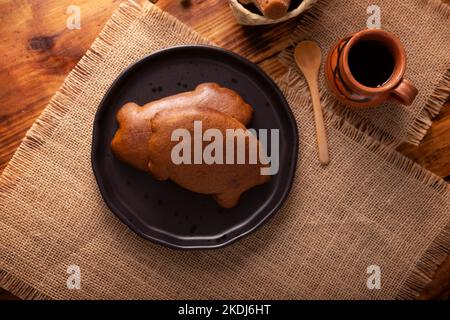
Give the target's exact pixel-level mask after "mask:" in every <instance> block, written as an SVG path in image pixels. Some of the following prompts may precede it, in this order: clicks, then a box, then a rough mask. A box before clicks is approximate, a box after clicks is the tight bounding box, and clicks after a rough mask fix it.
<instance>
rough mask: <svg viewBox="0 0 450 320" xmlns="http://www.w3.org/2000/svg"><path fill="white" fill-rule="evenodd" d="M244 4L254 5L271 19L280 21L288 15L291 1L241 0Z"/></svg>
mask: <svg viewBox="0 0 450 320" xmlns="http://www.w3.org/2000/svg"><path fill="white" fill-rule="evenodd" d="M239 1H240V2H241V3H243V4H249V3H253V4H254V5H255V6H256V7H257V8H258V9H259V10H260V11H261V13H262V14H263V15H264V16H265V17H266V18H269V19H280V18H282V17H283V16H284V15H286V13H287V11H288V9H289V5H290V4H291V0H239Z"/></svg>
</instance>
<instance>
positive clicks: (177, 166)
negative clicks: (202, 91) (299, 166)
mask: <svg viewBox="0 0 450 320" xmlns="http://www.w3.org/2000/svg"><path fill="white" fill-rule="evenodd" d="M196 121H201V130H202V132H203V133H205V132H207V130H208V129H210V128H213V129H214V130H216V132H218V131H220V132H219V133H221V136H222V140H221V141H222V144H221V145H219V147H218V148H217V149H218V150H222V152H223V153H222V157H219V159H220V158H221V159H222V160H218V161H217V159H215V160H214V161H211V159H210V160H209V162H208V163H205V162H206V161H205V160H204V159H202V160H200V162H201V163H197V164H195V163H194V162H195V160H194V157H195V155H194V153H195V151H194V145H195V143H198V142H199V143H200V145H201V146H202V148H201V152H202V155H203V150H207V148H208V147H207V146H208V145H210V143H211V142H205V141H203V140H204V139H203V138H202V137H199V136H196V135H195V133H194V131H195V129H194V128H195V124H194V122H196ZM198 124H199V122H197V125H198ZM177 129H182V130H184V132H185V133H187V132H189V133H190V134H189V138H188V142H189V143H190V144H189V145H190V147H189V151H188V154H187V156H188V158H189V159H190V160H189V161H188V163H187V164H186V162H180V161H179V160H177V159H175V157H177V156H181V155H183V156H185V154H184V152H186V150H183V152H181V150H178V151H176V152H174V150H177V149H174V147H175V146H176V145H177V144H178V145H179V143H180V141H178V140H176V139H174V140H176V141H171V140H172V134H173V132H174V131H175V130H177ZM227 129H233V130H235V131H233V136H227V134H226V130H227ZM236 129H237V130H236ZM217 130H218V131H217ZM151 131H152V134H151V136H150V139H149V141H148V150H149V158H150V161H149V163H148V169H149V171H150V173H151V174H152V175H153V176H154V177H155V178H156V179H159V180H166V179H171V180H172V181H174V182H176V183H177V184H178V185H180V186H182V187H184V188H186V189H188V190H191V191H194V192H198V193H202V194H208V195H212V196H213V197H214V199H215V200H216V201H217V203H218V204H219V205H220V206H222V207H224V208H231V207H234V206H235V205H236V204H237V203H238V201H239V198H240V196H241V194H242V193H243V192H245V191H246V190H248V189H250V188H252V187H254V186H256V185H260V184H263V183H265V182H267V181H268V180H269V176H267V175H262V174H261V168H263V167H267V165H263V164H261V161H260V158H258V157H256V161H253V164H252V161H249V159H250V156H249V154H250V151H249V150H250V148H249V146H250V145H252V144H253V146H254V147H256V148H254V149H253V150H254V152H255V153H254V154H256V155H257V154H259V148H263V147H262V144H261V143H260V142H259V141H258V139H257V137H256V136H254V135H253V134H252V133H250V132H249V131H247V129H246V127H245V126H244V125H243V124H242V123H241V122H239V121H238V120H236V119H235V118H233V117H231V116H229V115H227V114H224V113H222V112H219V111H216V110H214V109H210V108H205V107H192V108H189V109H185V110H183V112H181V113H180V112H179V110H177V109H167V110H163V111H160V112H158V113H157V114H156V115H155V116H154V117H153V118H152V119H151ZM239 138H241V139H242V140H241V141H243V142H244V143H242V144H241V145H240V146H241V148H238V146H239V144H238V140H239ZM230 140H234V142H233V144H234V145H233V148H231V150H233V151H232V152H233V156H232V157H230V159H233V160H232V161H229V162H228V161H226V156H227V155H226V153H227V148H226V144H227V142H228V141H230ZM208 141H210V140H208ZM211 141H215V139H213V138H211ZM242 147H244V148H242ZM239 149H240V150H239ZM210 151H211V154H213V153H214V154H215V152H217V150H216V151H215V152H212V150H210ZM238 152H245V153H244V154H245V156H244V157H245V161H243V163H242V162H241V163H242V164H238V163H239V162H238V159H237V158H238V157H237V155H238ZM263 154H265V152H263ZM197 159H198V158H197ZM241 159H242V158H241ZM266 160H267V159H266ZM217 162H218V163H217Z"/></svg>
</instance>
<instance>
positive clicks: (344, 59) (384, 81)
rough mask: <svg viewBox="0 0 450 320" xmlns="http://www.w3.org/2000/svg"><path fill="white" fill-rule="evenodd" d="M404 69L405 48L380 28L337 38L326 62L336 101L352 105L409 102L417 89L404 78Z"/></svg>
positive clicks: (392, 35)
mask: <svg viewBox="0 0 450 320" xmlns="http://www.w3.org/2000/svg"><path fill="white" fill-rule="evenodd" d="M405 70H406V53H405V48H404V47H403V45H402V43H401V42H400V40H399V39H398V38H397V37H396V36H395V35H394V34H392V33H390V32H387V31H384V30H381V29H368V30H363V31H360V32H357V33H355V34H352V35H350V36H348V37H346V38H344V39H342V40H340V41H339V42H338V43H337V44H336V45H335V46H334V47H333V48H332V50H331V51H330V53H329V54H328V58H327V61H326V64H325V75H326V80H327V84H328V86H329V88H330V90H331V91H332V92H333V93H334V95H335V96H336V98H337V99H338V100H339V101H341V102H342V103H344V104H346V105H349V106H351V107H355V108H364V107H373V106H377V105H380V104H382V103H383V102H385V101H387V100H391V99H393V100H396V101H398V102H400V103H401V104H404V105H410V104H412V102H413V101H414V99H415V97H416V95H417V93H418V91H417V89H416V88H415V87H414V85H413V84H412V83H411V82H410V81H408V80H406V79H404V78H403V76H404V74H405Z"/></svg>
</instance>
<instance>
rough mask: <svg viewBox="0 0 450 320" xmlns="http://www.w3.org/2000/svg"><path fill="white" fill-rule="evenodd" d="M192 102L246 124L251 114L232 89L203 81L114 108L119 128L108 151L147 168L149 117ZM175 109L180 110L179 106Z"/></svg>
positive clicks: (142, 168)
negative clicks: (170, 93)
mask: <svg viewBox="0 0 450 320" xmlns="http://www.w3.org/2000/svg"><path fill="white" fill-rule="evenodd" d="M192 106H196V107H208V108H211V109H215V110H218V111H221V112H223V113H225V114H227V115H229V116H231V117H233V118H234V119H236V120H238V121H240V122H241V123H242V124H244V125H248V124H249V122H250V121H251V118H252V115H253V109H252V107H251V106H250V105H248V104H247V103H245V101H244V100H243V99H242V98H241V97H240V96H239V95H238V94H237V93H236V92H234V91H233V90H230V89H227V88H223V87H220V86H219V85H218V84H216V83H203V84H200V85H198V86H197V88H196V89H195V90H194V91H190V92H184V93H180V94H176V95H173V96H169V97H166V98H163V99H160V100H157V101H152V102H150V103H147V104H146V105H144V106H142V107H141V106H139V105H137V104H135V103H127V104H125V105H124V106H123V107H122V108H121V109H120V110H119V111H118V112H117V121H118V123H119V129H118V130H117V132H116V134H115V136H114V138H113V140H112V143H111V148H112V151H113V152H114V154H115V155H116V156H117V157H118V158H119V159H120V160H121V161H123V162H125V163H127V164H129V165H131V166H133V167H135V168H137V169H140V170H143V171H147V170H148V167H147V164H148V161H149V157H148V150H147V148H148V146H147V142H148V139H149V137H150V134H151V129H150V127H149V121H150V119H151V118H152V117H153V116H154V115H155V114H156V113H157V112H159V111H161V110H165V109H169V108H170V109H172V108H191V107H192ZM179 112H180V114H182V113H183V111H182V110H180V111H179Z"/></svg>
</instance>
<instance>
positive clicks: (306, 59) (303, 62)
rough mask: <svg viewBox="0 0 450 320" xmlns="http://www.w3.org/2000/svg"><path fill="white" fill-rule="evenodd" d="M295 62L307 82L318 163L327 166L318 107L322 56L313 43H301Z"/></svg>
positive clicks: (326, 147)
mask: <svg viewBox="0 0 450 320" xmlns="http://www.w3.org/2000/svg"><path fill="white" fill-rule="evenodd" d="M294 55H295V62H296V63H297V66H298V67H299V68H300V70H301V71H302V72H303V75H304V76H305V78H306V81H307V82H308V86H309V91H310V92H311V97H312V102H313V108H314V119H315V121H316V132H317V145H318V151H319V161H320V162H321V163H322V164H325V165H326V164H328V162H329V161H330V159H329V156H328V142H327V134H326V131H325V125H324V122H323V114H322V107H321V105H320V95H319V85H318V81H317V79H318V74H319V69H320V61H321V59H322V54H321V52H320V48H319V46H318V45H317V43H315V42H313V41H302V42H300V43H299V44H298V45H297V47H296V48H295V54H294Z"/></svg>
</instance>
